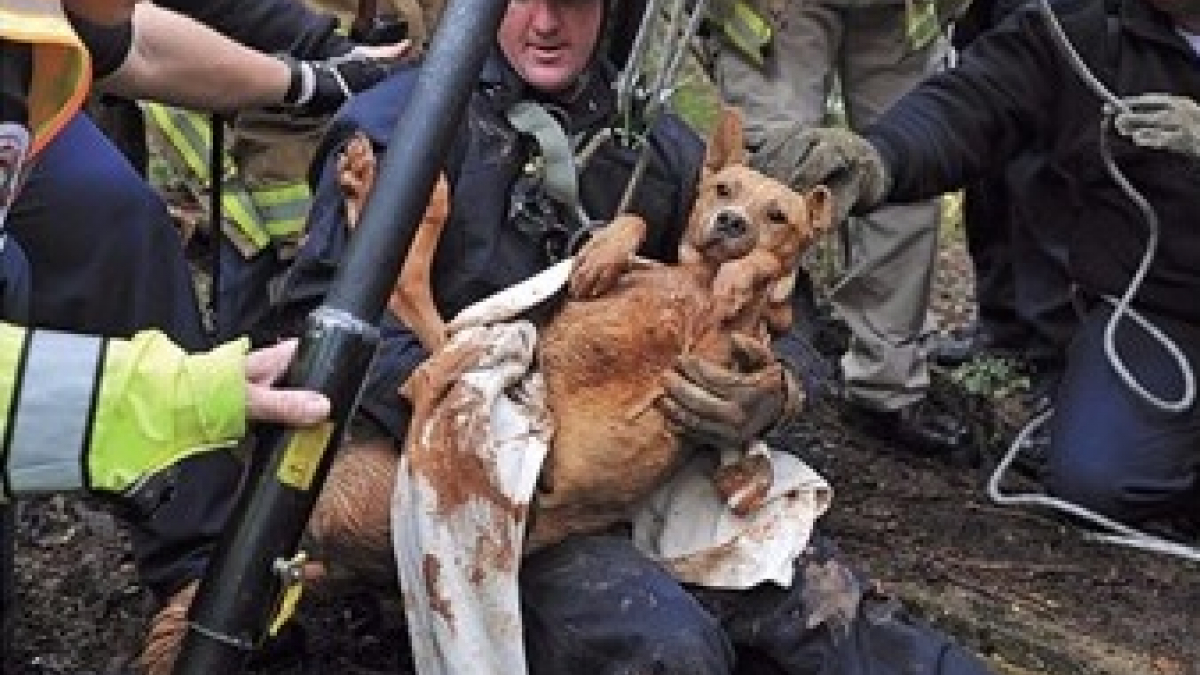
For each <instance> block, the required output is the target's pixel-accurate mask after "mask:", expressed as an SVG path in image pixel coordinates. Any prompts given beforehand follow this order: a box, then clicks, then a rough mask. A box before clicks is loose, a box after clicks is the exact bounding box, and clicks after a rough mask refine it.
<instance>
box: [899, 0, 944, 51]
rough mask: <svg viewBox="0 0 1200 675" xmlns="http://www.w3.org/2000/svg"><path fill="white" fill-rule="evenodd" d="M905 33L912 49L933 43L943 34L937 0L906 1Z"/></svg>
mask: <svg viewBox="0 0 1200 675" xmlns="http://www.w3.org/2000/svg"><path fill="white" fill-rule="evenodd" d="M904 32H905V35H906V37H907V38H908V46H909V48H910V49H913V50H917V49H921V48H923V47H925V46H926V45H928V44H929V43H931V42H933V41H934V39H936V38H937V36H938V35H939V34H940V33H941V32H942V23H941V20H940V19H939V18H938V12H937V2H936V0H904Z"/></svg>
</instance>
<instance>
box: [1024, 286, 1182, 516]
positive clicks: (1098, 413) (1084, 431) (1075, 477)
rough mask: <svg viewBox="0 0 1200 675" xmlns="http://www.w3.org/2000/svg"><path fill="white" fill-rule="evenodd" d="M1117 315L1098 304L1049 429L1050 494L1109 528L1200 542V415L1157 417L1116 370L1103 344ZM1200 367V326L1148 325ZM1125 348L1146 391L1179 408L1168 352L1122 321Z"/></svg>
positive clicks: (1077, 344)
mask: <svg viewBox="0 0 1200 675" xmlns="http://www.w3.org/2000/svg"><path fill="white" fill-rule="evenodd" d="M1111 314H1112V310H1111V308H1110V307H1109V306H1108V305H1107V304H1104V303H1101V304H1097V305H1096V306H1095V307H1094V308H1093V309H1092V310H1091V311H1090V312H1089V313H1088V314H1087V316H1086V317H1085V319H1084V321H1083V324H1082V325H1081V326H1080V328H1079V331H1078V334H1077V336H1076V338H1075V341H1074V342H1073V343H1072V344H1071V348H1070V351H1069V352H1068V355H1067V368H1066V372H1065V374H1064V376H1063V379H1062V382H1061V384H1060V385H1059V391H1058V397H1057V400H1056V402H1055V412H1054V417H1053V422H1052V423H1051V431H1050V433H1051V453H1050V464H1049V476H1048V483H1047V484H1048V487H1049V488H1050V491H1051V492H1052V493H1053V494H1055V495H1056V496H1059V497H1062V498H1064V499H1067V500H1069V501H1072V502H1075V503H1078V504H1080V505H1082V506H1085V507H1088V508H1090V509H1092V510H1094V511H1098V512H1100V513H1102V514H1104V515H1106V516H1108V517H1110V518H1114V519H1116V520H1120V521H1123V522H1127V523H1131V524H1134V525H1143V526H1148V527H1158V526H1165V527H1166V528H1168V529H1171V530H1175V531H1178V532H1180V533H1181V534H1184V535H1190V536H1195V535H1197V534H1200V406H1197V405H1192V407H1191V408H1190V409H1189V410H1187V411H1185V412H1183V413H1171V412H1164V411H1162V410H1158V409H1155V408H1154V407H1152V406H1151V405H1149V404H1148V403H1146V402H1145V401H1143V400H1142V399H1141V398H1140V397H1139V396H1137V395H1136V394H1135V393H1134V392H1133V391H1132V390H1130V388H1129V387H1127V386H1126V385H1125V384H1124V383H1123V382H1122V381H1121V380H1120V378H1119V377H1118V376H1117V374H1116V371H1114V370H1113V368H1112V365H1111V364H1110V363H1109V360H1108V358H1107V357H1106V355H1105V352H1104V344H1103V340H1104V338H1103V335H1104V327H1105V324H1106V323H1107V321H1108V317H1109V316H1110V315H1111ZM1146 318H1148V319H1150V320H1151V322H1152V323H1154V325H1156V326H1158V327H1159V328H1160V329H1162V330H1164V331H1166V333H1167V334H1168V335H1170V336H1171V338H1172V339H1173V340H1174V341H1175V343H1176V344H1177V345H1178V346H1179V347H1180V348H1182V350H1183V351H1184V353H1185V354H1187V356H1188V360H1189V361H1190V362H1191V367H1193V368H1195V367H1196V365H1197V364H1200V326H1197V325H1195V324H1188V323H1185V322H1182V321H1177V320H1173V319H1168V318H1167V317H1164V316H1161V315H1153V314H1150V315H1147V316H1146ZM1117 346H1118V351H1119V353H1120V354H1121V355H1122V356H1123V357H1124V359H1125V363H1126V365H1127V367H1128V369H1129V370H1130V371H1131V372H1132V373H1133V375H1134V376H1135V377H1136V378H1137V380H1138V381H1139V382H1140V383H1141V384H1142V386H1143V387H1145V388H1146V389H1148V390H1149V391H1150V392H1152V393H1153V394H1154V395H1155V396H1158V397H1160V398H1163V399H1166V400H1174V399H1177V398H1178V397H1179V395H1180V392H1181V391H1182V378H1181V375H1180V372H1179V368H1178V366H1176V365H1175V364H1174V362H1173V360H1171V359H1170V358H1169V357H1168V355H1167V353H1166V352H1165V351H1164V350H1163V348H1162V347H1161V346H1159V345H1158V344H1157V343H1155V342H1154V341H1152V340H1151V339H1150V338H1149V336H1148V335H1147V334H1146V333H1145V331H1143V330H1142V329H1141V328H1138V327H1136V325H1135V324H1134V323H1133V322H1132V321H1122V322H1121V324H1120V329H1119V330H1118V331H1117Z"/></svg>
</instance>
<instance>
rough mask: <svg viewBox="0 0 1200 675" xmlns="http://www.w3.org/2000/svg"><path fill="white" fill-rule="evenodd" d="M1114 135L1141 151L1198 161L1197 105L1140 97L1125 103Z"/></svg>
mask: <svg viewBox="0 0 1200 675" xmlns="http://www.w3.org/2000/svg"><path fill="white" fill-rule="evenodd" d="M1125 103H1126V104H1128V106H1129V107H1128V109H1126V110H1124V111H1122V112H1119V113H1117V117H1116V119H1115V120H1114V122H1115V124H1116V127H1117V131H1118V132H1120V133H1121V134H1122V135H1124V136H1126V137H1128V138H1129V140H1131V141H1133V142H1134V143H1135V144H1137V145H1139V146H1141V147H1143V148H1155V149H1158V150H1167V151H1169V152H1176V153H1179V154H1181V155H1186V156H1188V157H1193V158H1198V159H1200V105H1197V103H1196V102H1195V101H1193V100H1192V99H1190V98H1187V97H1186V96H1173V95H1171V94H1142V95H1141V96H1133V97H1130V98H1127V99H1125Z"/></svg>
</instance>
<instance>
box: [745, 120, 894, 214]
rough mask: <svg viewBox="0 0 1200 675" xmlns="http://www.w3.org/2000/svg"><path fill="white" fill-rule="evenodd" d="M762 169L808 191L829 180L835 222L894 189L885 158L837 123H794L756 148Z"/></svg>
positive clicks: (868, 206) (862, 210)
mask: <svg viewBox="0 0 1200 675" xmlns="http://www.w3.org/2000/svg"><path fill="white" fill-rule="evenodd" d="M752 163H753V164H754V165H755V166H756V167H757V168H758V169H759V170H761V171H763V172H764V173H766V174H768V175H770V176H773V177H774V178H776V179H777V180H780V181H783V182H784V183H787V184H788V185H789V186H791V187H792V189H794V190H797V191H799V192H805V191H807V190H809V189H811V188H813V187H815V186H817V185H825V186H826V187H828V188H829V189H830V191H831V192H832V193H833V207H834V221H833V222H834V223H840V222H842V221H843V220H845V218H846V216H847V215H848V214H850V213H865V212H867V211H870V210H871V209H873V208H875V207H876V206H878V205H879V204H880V202H882V201H883V200H884V199H885V198H886V197H887V193H888V190H889V189H890V188H891V177H890V176H889V175H888V170H887V167H886V166H884V163H883V158H882V157H880V156H879V152H878V151H877V150H875V147H874V146H872V145H871V144H870V143H869V142H867V140H866V139H864V138H863V137H862V136H859V135H858V134H856V133H854V132H852V131H849V130H846V129H842V128H838V127H805V128H794V129H792V130H791V132H790V133H786V134H776V135H774V136H772V137H771V138H769V139H767V141H766V142H765V143H764V144H763V146H762V147H761V148H760V149H759V150H758V151H756V152H755V153H754V157H753V162H752Z"/></svg>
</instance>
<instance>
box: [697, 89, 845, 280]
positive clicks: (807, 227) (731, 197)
mask: <svg viewBox="0 0 1200 675" xmlns="http://www.w3.org/2000/svg"><path fill="white" fill-rule="evenodd" d="M831 207H832V203H831V197H830V193H829V190H828V189H827V188H825V187H824V186H817V187H815V188H813V189H811V190H809V191H808V192H806V193H804V194H800V193H798V192H795V191H794V190H792V189H791V188H789V187H788V186H787V185H785V184H783V183H781V182H779V181H777V180H775V179H773V178H770V177H768V176H766V175H764V174H762V173H760V172H758V171H756V170H754V169H752V168H750V167H749V166H748V164H747V155H746V148H745V140H744V137H743V134H742V121H741V116H740V114H739V113H738V112H737V110H735V109H733V108H726V109H725V110H724V111H723V112H722V115H721V119H720V121H719V123H718V124H717V127H716V129H715V131H714V133H713V135H712V138H710V139H709V143H708V149H707V154H706V156H705V160H704V168H703V170H702V174H701V179H700V186H699V194H698V195H697V198H696V202H695V204H694V205H693V207H692V213H691V217H690V219H689V222H688V228H687V232H685V233H684V239H683V245H682V250H681V252H680V253H681V255H680V257H681V259H683V260H690V261H703V262H705V263H707V264H710V265H712V266H714V267H716V266H719V265H721V264H722V263H725V262H728V261H730V260H734V259H737V258H741V257H744V256H746V255H748V254H750V253H751V252H752V251H755V250H759V251H763V252H767V253H770V254H772V255H774V256H777V258H778V261H779V263H780V264H781V266H782V269H786V270H795V269H796V268H797V266H798V265H799V263H800V256H801V254H802V253H803V252H804V250H805V249H807V248H808V245H809V244H810V243H811V242H812V241H813V239H814V238H816V236H817V235H818V234H820V233H821V232H824V231H825V230H827V229H829V226H830V224H831V222H832V209H831Z"/></svg>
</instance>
